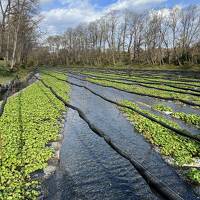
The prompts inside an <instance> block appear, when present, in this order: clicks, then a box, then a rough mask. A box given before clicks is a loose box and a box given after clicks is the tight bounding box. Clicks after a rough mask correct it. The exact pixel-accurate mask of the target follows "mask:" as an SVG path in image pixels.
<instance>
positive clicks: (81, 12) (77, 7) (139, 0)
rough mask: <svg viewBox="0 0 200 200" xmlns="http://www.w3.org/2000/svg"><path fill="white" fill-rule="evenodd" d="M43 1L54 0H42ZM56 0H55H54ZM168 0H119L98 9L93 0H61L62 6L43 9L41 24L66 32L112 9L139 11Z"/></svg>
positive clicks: (44, 27)
mask: <svg viewBox="0 0 200 200" xmlns="http://www.w3.org/2000/svg"><path fill="white" fill-rule="evenodd" d="M40 1H42V2H43V3H44V2H47V1H53V0H40ZM54 1H55V0H54ZM165 1H166V0H118V1H117V2H115V3H113V4H111V5H109V6H107V7H105V8H104V9H103V10H98V9H97V8H96V7H95V5H93V4H92V3H91V0H76V1H74V0H59V2H60V3H61V4H62V5H63V6H62V8H56V9H51V10H49V11H43V12H42V13H41V14H42V15H43V16H44V20H43V22H42V23H41V26H42V27H43V29H44V30H46V31H47V32H48V34H57V33H60V32H64V31H65V30H66V29H67V28H68V27H75V26H77V25H78V24H80V23H87V22H91V21H94V20H96V19H98V18H99V17H100V16H102V15H104V14H105V13H107V12H110V11H111V10H124V9H134V10H137V11H140V10H144V9H146V8H151V7H152V6H155V5H159V4H161V3H163V2H165Z"/></svg>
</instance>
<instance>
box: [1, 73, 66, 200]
mask: <svg viewBox="0 0 200 200" xmlns="http://www.w3.org/2000/svg"><path fill="white" fill-rule="evenodd" d="M44 79H46V81H48V82H49V83H51V85H52V86H53V87H56V88H57V90H59V91H60V94H61V95H62V96H63V97H64V98H65V99H68V98H69V97H68V94H69V87H68V86H67V85H66V84H62V85H60V84H59V83H57V82H56V81H55V80H52V78H46V77H44ZM66 88H67V89H66ZM63 110H65V107H64V105H63V104H62V103H61V102H60V101H59V100H58V99H56V98H55V97H54V95H53V94H52V93H51V92H50V91H49V90H48V89H46V88H45V87H44V86H43V85H42V83H40V82H37V83H34V84H33V85H31V86H30V87H28V88H27V89H25V90H24V91H21V92H20V93H18V94H17V95H15V96H12V97H10V98H9V99H8V103H7V104H6V106H5V112H4V114H3V115H2V117H1V118H0V133H1V134H0V138H1V140H0V145H1V149H2V151H1V154H0V162H1V166H0V177H1V184H0V191H1V193H0V199H3V200H10V199H15V200H21V199H32V200H34V199H37V196H38V192H37V186H38V184H39V183H38V182H37V181H33V180H31V178H30V174H31V173H33V172H35V171H36V170H39V169H43V168H44V167H45V166H46V165H47V161H48V160H49V159H50V158H51V156H52V154H53V150H52V149H51V148H49V147H46V145H47V144H48V143H49V142H50V141H54V140H56V139H57V136H58V133H59V131H60V125H59V123H58V119H59V118H61V116H62V112H61V111H63Z"/></svg>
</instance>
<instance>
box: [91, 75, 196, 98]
mask: <svg viewBox="0 0 200 200" xmlns="http://www.w3.org/2000/svg"><path fill="white" fill-rule="evenodd" d="M90 78H91V79H98V80H105V81H109V82H113V83H122V84H127V85H139V86H142V87H146V88H151V89H154V90H162V91H166V92H175V93H181V94H188V95H194V96H199V91H197V90H196V89H194V88H190V89H189V88H185V87H180V86H176V87H175V86H174V85H173V86H169V85H162V84H152V83H150V82H148V83H146V82H144V81H142V80H140V81H138V80H132V81H133V82H127V81H126V80H125V79H124V80H122V79H118V80H115V78H112V79H111V78H109V77H107V78H106V77H98V76H97V77H96V78H94V77H90ZM113 79H114V80H113ZM190 90H193V91H190Z"/></svg>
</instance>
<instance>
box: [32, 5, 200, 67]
mask: <svg viewBox="0 0 200 200" xmlns="http://www.w3.org/2000/svg"><path fill="white" fill-rule="evenodd" d="M34 56H35V58H37V60H38V63H48V64H51V65H55V64H62V65H73V64H74V65H108V64H109V65H110V64H114V65H115V64H117V63H123V64H132V63H147V64H153V65H154V64H159V65H162V64H175V65H184V64H199V63H200V8H199V6H195V5H193V6H189V7H186V8H178V7H176V8H173V9H163V10H151V11H146V12H143V13H137V12H135V11H130V10H125V11H123V12H122V11H112V12H110V13H108V14H106V15H105V16H103V17H101V18H100V19H98V20H96V21H94V22H91V23H89V24H80V25H79V26H77V27H75V28H68V29H67V30H66V31H65V32H64V34H62V35H55V36H50V37H48V38H47V40H46V43H45V45H43V46H42V47H41V48H40V50H39V51H38V50H37V52H35V55H34Z"/></svg>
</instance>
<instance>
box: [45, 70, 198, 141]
mask: <svg viewBox="0 0 200 200" xmlns="http://www.w3.org/2000/svg"><path fill="white" fill-rule="evenodd" d="M42 73H44V72H42ZM44 74H46V75H48V76H51V77H54V78H56V79H57V80H60V81H64V82H67V83H68V84H70V85H74V86H77V87H80V88H84V89H86V90H88V91H89V92H91V93H92V94H94V95H96V96H98V97H100V98H102V99H103V100H105V101H107V102H109V103H112V104H115V105H117V106H119V107H122V108H128V109H130V110H132V111H134V112H136V113H138V114H139V115H141V116H143V117H145V118H148V119H149V120H151V121H153V122H156V123H157V124H159V125H161V126H163V127H165V128H167V129H169V130H171V131H173V132H175V133H176V134H178V135H180V136H183V137H186V138H188V139H190V140H193V141H195V142H198V143H200V135H197V136H195V135H191V134H190V133H189V132H187V131H182V130H179V129H176V128H174V127H172V126H169V125H168V124H166V123H164V122H162V121H159V120H157V119H155V118H154V117H151V116H149V115H147V114H145V113H143V112H141V111H139V110H137V109H134V108H132V107H131V106H127V105H124V104H121V103H119V102H116V101H113V100H111V99H108V98H106V97H104V96H102V95H100V94H98V93H96V92H95V91H93V90H91V89H90V88H88V87H86V86H84V85H79V84H76V83H72V82H70V81H68V80H64V79H60V78H58V77H56V76H53V75H51V74H48V73H44Z"/></svg>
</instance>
